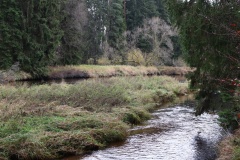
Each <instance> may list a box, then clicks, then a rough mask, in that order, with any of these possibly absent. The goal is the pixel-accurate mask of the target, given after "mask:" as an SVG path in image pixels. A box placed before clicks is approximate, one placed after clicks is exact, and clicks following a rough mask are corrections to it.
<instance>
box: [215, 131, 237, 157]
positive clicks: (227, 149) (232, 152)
mask: <svg viewBox="0 0 240 160" xmlns="http://www.w3.org/2000/svg"><path fill="white" fill-rule="evenodd" d="M219 152H220V155H219V157H218V159H217V160H240V129H238V130H236V131H235V132H234V134H233V135H230V136H228V137H227V138H225V139H224V140H223V141H222V142H221V143H220V145H219Z"/></svg>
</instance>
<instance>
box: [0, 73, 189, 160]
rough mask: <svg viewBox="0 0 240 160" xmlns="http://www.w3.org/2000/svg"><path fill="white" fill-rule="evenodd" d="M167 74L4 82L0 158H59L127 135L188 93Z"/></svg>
mask: <svg viewBox="0 0 240 160" xmlns="http://www.w3.org/2000/svg"><path fill="white" fill-rule="evenodd" d="M187 88H188V84H187V83H179V82H178V81H176V80H174V79H173V78H170V77H167V76H153V77H151V78H149V77H143V76H136V77H113V78H109V79H91V80H85V81H82V82H81V83H78V84H74V85H72V84H64V83H63V84H52V85H39V86H31V87H24V86H21V87H16V86H8V85H2V86H0V117H1V118H0V120H1V121H0V126H1V127H0V159H24V160H27V159H56V158H60V157H64V156H68V155H76V154H85V153H87V152H91V151H93V150H97V149H100V148H103V147H106V146H107V145H109V144H110V143H112V142H116V141H122V140H124V139H126V137H127V136H128V135H127V129H128V128H129V127H130V126H132V125H135V124H139V123H141V122H143V121H145V120H147V119H149V118H150V112H151V111H152V110H154V109H155V108H156V106H161V105H162V104H163V103H165V102H172V101H174V100H175V99H176V98H177V97H178V96H181V95H184V94H186V93H187V92H188V89H187Z"/></svg>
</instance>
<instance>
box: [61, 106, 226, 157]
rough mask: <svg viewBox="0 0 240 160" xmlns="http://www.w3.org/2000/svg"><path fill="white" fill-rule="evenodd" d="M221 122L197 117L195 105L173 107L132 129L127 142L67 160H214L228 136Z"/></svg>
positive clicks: (206, 115)
mask: <svg viewBox="0 0 240 160" xmlns="http://www.w3.org/2000/svg"><path fill="white" fill-rule="evenodd" d="M217 119H218V116H217V115H215V114H207V113H204V114H202V115H201V116H197V117H196V116H195V115H194V107H193V103H189V102H188V103H181V104H176V105H172V106H169V107H165V108H161V109H159V110H157V111H155V112H154V113H153V118H152V119H150V120H149V121H147V122H146V124H145V125H141V126H136V127H134V128H132V129H130V130H129V134H130V136H129V137H128V139H127V140H126V141H125V142H122V143H119V144H115V145H113V146H111V147H109V148H107V149H104V150H99V151H95V152H93V153H92V154H89V155H86V156H84V157H72V158H65V159H64V160H150V159H151V160H214V159H216V157H217V143H218V142H219V141H220V139H221V138H222V137H223V136H224V135H225V134H226V132H225V131H224V130H223V128H222V127H221V126H220V125H219V124H218V120H217Z"/></svg>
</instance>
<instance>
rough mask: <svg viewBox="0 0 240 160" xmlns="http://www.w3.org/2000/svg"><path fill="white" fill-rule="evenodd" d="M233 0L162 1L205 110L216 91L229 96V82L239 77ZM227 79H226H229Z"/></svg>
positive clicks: (238, 25)
mask: <svg viewBox="0 0 240 160" xmlns="http://www.w3.org/2000/svg"><path fill="white" fill-rule="evenodd" d="M238 3H239V2H238V1H237V0H233V1H229V2H228V1H217V0H216V1H208V0H191V1H183V2H181V1H178V0H172V1H166V4H167V5H168V9H169V11H170V13H171V16H172V17H171V18H172V19H173V20H174V22H175V23H176V25H177V26H178V27H179V29H180V36H181V44H182V48H183V52H184V53H185V60H186V62H188V64H189V65H190V66H191V67H196V71H195V72H194V73H193V74H192V75H191V77H190V78H191V85H192V87H199V88H200V89H201V91H200V93H199V98H202V99H203V106H201V107H200V108H199V113H202V112H203V111H204V110H207V109H208V107H209V103H210V99H211V98H212V97H213V95H214V94H216V93H217V91H219V90H221V92H225V93H227V94H229V95H232V96H233V94H232V93H231V92H232V90H234V89H235V88H236V86H237V85H236V84H234V83H232V82H231V81H233V80H234V79H238V78H239V77H240V72H239V60H240V55H239V52H240V46H239V40H240V36H239V35H240V34H239V30H240V23H239V21H240V16H239V11H240V6H239V4H238ZM229 81H230V82H229Z"/></svg>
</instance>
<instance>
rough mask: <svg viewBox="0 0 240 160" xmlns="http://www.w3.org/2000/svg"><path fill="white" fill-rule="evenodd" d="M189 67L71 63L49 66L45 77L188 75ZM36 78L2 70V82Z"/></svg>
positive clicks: (0, 80)
mask: <svg viewBox="0 0 240 160" xmlns="http://www.w3.org/2000/svg"><path fill="white" fill-rule="evenodd" d="M191 71H192V69H191V68H189V67H170V66H159V67H154V66H149V67H145V66H127V65H109V66H102V65H75V66H74V65H69V66H55V67H48V73H47V75H46V77H45V79H65V78H99V77H120V76H140V75H143V76H146V75H186V74H187V73H189V72H191ZM27 80H35V79H34V78H33V77H31V76H30V75H29V74H27V73H25V72H23V71H13V70H9V71H1V70H0V83H4V82H5V83H6V82H12V81H27Z"/></svg>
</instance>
